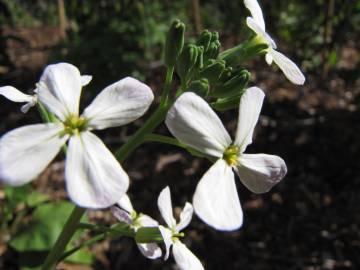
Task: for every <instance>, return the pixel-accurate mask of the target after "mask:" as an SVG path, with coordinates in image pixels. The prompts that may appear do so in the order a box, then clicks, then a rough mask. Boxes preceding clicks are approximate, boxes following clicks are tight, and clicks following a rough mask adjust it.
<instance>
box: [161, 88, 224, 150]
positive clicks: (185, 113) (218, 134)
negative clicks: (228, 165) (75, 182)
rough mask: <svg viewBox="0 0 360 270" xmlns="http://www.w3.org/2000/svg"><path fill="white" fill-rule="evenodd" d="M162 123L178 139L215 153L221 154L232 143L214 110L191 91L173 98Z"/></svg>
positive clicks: (196, 147)
mask: <svg viewBox="0 0 360 270" xmlns="http://www.w3.org/2000/svg"><path fill="white" fill-rule="evenodd" d="M165 123H166V125H167V127H168V128H169V130H170V132H171V133H172V134H173V135H174V136H175V137H176V138H177V139H178V140H179V141H180V142H182V143H184V144H186V145H188V146H191V147H193V148H195V149H196V150H198V151H200V152H202V153H205V154H208V155H211V156H214V157H222V154H223V152H224V150H225V149H226V147H227V146H229V144H231V138H230V136H229V134H228V133H227V131H226V130H225V127H224V126H223V124H222V123H221V121H220V119H219V117H218V116H217V115H216V113H215V112H214V111H213V110H212V109H211V108H210V106H209V104H208V103H207V102H206V101H205V100H203V99H202V98H201V97H199V96H198V95H196V94H194V93H191V92H187V93H184V94H182V95H181V96H180V97H179V98H178V99H177V100H176V102H175V104H174V105H173V107H172V108H171V109H170V110H169V112H168V114H167V117H166V121H165Z"/></svg>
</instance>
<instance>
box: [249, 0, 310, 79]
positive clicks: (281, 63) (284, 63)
mask: <svg viewBox="0 0 360 270" xmlns="http://www.w3.org/2000/svg"><path fill="white" fill-rule="evenodd" d="M244 3H245V6H246V8H247V9H249V10H250V13H251V16H252V17H247V18H246V23H247V25H248V27H249V28H250V29H251V30H253V31H254V32H255V33H256V35H257V36H258V38H260V39H261V40H262V42H265V43H267V44H268V45H269V48H268V49H267V53H266V55H265V60H266V62H267V63H268V64H269V65H271V63H272V62H273V61H274V62H275V63H276V65H277V66H278V67H279V68H280V69H281V70H282V71H283V73H284V75H285V76H286V78H288V79H289V80H290V81H291V82H292V83H294V84H300V85H302V84H304V82H305V77H304V75H303V74H302V72H301V70H300V69H299V68H298V67H297V65H296V64H295V63H294V62H293V61H291V60H290V59H289V58H288V57H286V56H285V55H283V54H282V53H280V52H278V51H276V43H275V42H274V40H273V39H272V38H271V37H270V35H269V34H268V33H266V31H265V21H264V17H263V14H262V10H261V8H260V6H259V3H258V1H257V0H244Z"/></svg>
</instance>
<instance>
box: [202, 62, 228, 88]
mask: <svg viewBox="0 0 360 270" xmlns="http://www.w3.org/2000/svg"><path fill="white" fill-rule="evenodd" d="M224 70H225V61H224V60H213V59H211V60H208V61H207V62H206V64H205V66H204V67H203V68H202V69H201V70H200V77H203V78H206V79H208V80H209V82H210V83H215V82H218V81H219V79H220V76H221V74H222V73H223V71H224Z"/></svg>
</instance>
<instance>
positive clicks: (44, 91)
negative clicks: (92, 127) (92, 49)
mask: <svg viewBox="0 0 360 270" xmlns="http://www.w3.org/2000/svg"><path fill="white" fill-rule="evenodd" d="M81 86H82V79H81V75H80V72H79V70H78V69H77V67H75V66H73V65H71V64H68V63H59V64H54V65H49V66H47V67H46V68H45V70H44V72H43V74H42V75H41V78H40V82H39V84H38V86H37V89H36V92H37V93H38V95H39V100H40V102H41V103H43V104H44V105H45V106H46V107H47V108H48V109H49V110H50V111H51V112H53V113H54V114H55V115H56V116H57V117H59V118H60V119H61V120H65V118H66V117H67V116H68V115H69V114H72V115H76V116H77V115H79V99H80V94H81Z"/></svg>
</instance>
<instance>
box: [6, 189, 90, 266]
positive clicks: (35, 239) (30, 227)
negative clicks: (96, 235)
mask: <svg viewBox="0 0 360 270" xmlns="http://www.w3.org/2000/svg"><path fill="white" fill-rule="evenodd" d="M19 194H20V193H18V195H19ZM31 197H32V199H31V200H30V201H31V202H32V203H34V202H38V201H39V200H38V199H39V198H40V197H38V198H37V199H35V200H34V198H35V195H32V196H31ZM72 210H73V204H72V203H70V202H59V203H46V204H41V205H39V206H38V207H37V208H35V210H34V211H33V213H32V218H31V220H30V221H29V222H28V223H27V224H25V225H24V226H23V227H21V229H20V230H19V232H18V233H17V234H16V235H15V236H14V237H13V238H12V239H11V240H10V242H9V245H10V246H11V247H12V248H13V249H15V250H16V251H17V252H19V256H20V261H19V265H22V266H26V267H35V266H37V265H40V264H41V263H42V262H43V260H44V259H45V257H46V255H47V252H48V250H50V249H51V247H52V246H53V245H54V244H55V241H56V239H57V237H58V236H59V235H60V233H61V231H62V229H63V227H64V225H65V222H66V218H67V217H68V216H69V215H70V213H71V211H72ZM84 220H85V219H84ZM79 237H80V234H79V233H76V234H75V235H74V237H73V240H76V239H79ZM69 248H71V246H70V247H69ZM35 254H36V256H34V255H35ZM67 260H68V261H71V262H76V263H84V264H89V263H91V262H92V255H91V254H90V253H89V252H87V251H78V252H76V253H74V254H73V255H72V256H70V257H69V258H67Z"/></svg>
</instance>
